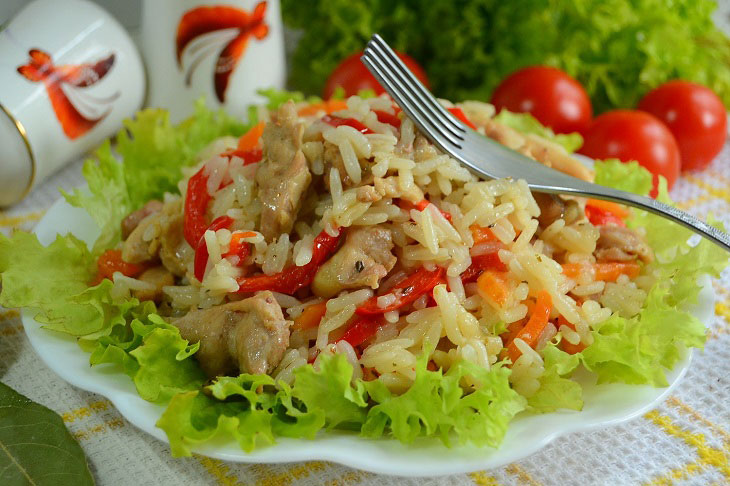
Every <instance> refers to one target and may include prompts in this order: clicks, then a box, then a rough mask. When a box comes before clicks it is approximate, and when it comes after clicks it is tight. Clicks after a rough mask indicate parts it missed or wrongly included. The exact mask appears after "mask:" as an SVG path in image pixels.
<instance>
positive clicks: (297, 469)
mask: <svg viewBox="0 0 730 486" xmlns="http://www.w3.org/2000/svg"><path fill="white" fill-rule="evenodd" d="M328 466H329V464H327V463H325V462H322V461H312V462H305V463H304V464H296V465H294V466H291V467H290V468H289V469H287V470H286V471H284V472H282V473H278V474H276V473H274V472H273V470H272V469H271V468H270V467H269V466H266V465H264V464H257V465H256V466H255V467H252V468H251V469H252V470H257V471H258V472H262V473H263V474H259V476H263V477H260V478H259V479H258V481H256V485H257V486H288V485H290V484H292V483H293V482H294V481H295V480H297V479H302V478H306V477H308V476H309V475H311V474H312V473H314V472H320V471H324V470H325V469H326V468H327V467H328Z"/></svg>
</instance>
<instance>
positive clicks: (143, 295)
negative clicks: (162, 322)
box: [132, 266, 175, 302]
mask: <svg viewBox="0 0 730 486" xmlns="http://www.w3.org/2000/svg"><path fill="white" fill-rule="evenodd" d="M137 279H139V280H141V281H143V282H146V283H149V284H152V285H153V286H154V289H149V290H133V291H132V294H133V295H134V297H136V298H137V299H139V300H153V301H155V302H160V301H161V300H162V296H163V293H162V287H167V286H169V285H175V278H174V277H173V276H172V274H171V273H170V272H169V270H167V269H166V268H165V267H163V266H157V267H152V268H148V269H147V270H145V271H144V272H142V274H141V275H140V276H139V277H137Z"/></svg>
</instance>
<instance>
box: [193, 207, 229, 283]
mask: <svg viewBox="0 0 730 486" xmlns="http://www.w3.org/2000/svg"><path fill="white" fill-rule="evenodd" d="M232 224H233V219H232V218H230V217H228V216H220V217H218V218H215V219H214V220H213V222H212V223H210V226H208V227H207V228H206V231H207V230H211V231H218V230H219V229H223V228H230V227H231V225H232ZM207 265H208V245H206V244H205V231H203V236H201V237H200V239H199V240H198V245H197V246H196V247H195V260H194V262H193V271H194V273H195V278H197V279H198V281H200V282H202V281H203V277H204V276H205V267H206V266H207Z"/></svg>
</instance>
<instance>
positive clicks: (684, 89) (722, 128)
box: [639, 80, 727, 170]
mask: <svg viewBox="0 0 730 486" xmlns="http://www.w3.org/2000/svg"><path fill="white" fill-rule="evenodd" d="M639 109H640V110H643V111H647V112H649V113H651V114H652V115H654V116H656V117H657V118H659V119H660V120H661V121H663V122H664V123H665V124H666V125H667V127H669V130H670V131H671V132H672V134H673V135H674V138H675V139H676V140H677V145H678V146H679V153H680V155H681V157H682V169H684V170H696V169H704V168H705V167H707V166H708V165H709V164H710V162H712V159H714V158H715V156H716V155H717V154H718V153H719V152H720V150H722V147H723V145H725V138H726V136H727V114H726V113H725V106H723V104H722V100H720V98H719V97H718V96H717V95H716V94H715V93H714V92H713V91H712V90H711V89H709V88H706V87H705V86H702V85H701V84H697V83H690V82H689V81H681V80H676V81H669V82H668V83H664V84H662V85H661V86H659V87H658V88H656V89H654V90H652V91H650V92H649V93H648V94H647V95H646V96H644V97H643V98H642V99H641V102H639Z"/></svg>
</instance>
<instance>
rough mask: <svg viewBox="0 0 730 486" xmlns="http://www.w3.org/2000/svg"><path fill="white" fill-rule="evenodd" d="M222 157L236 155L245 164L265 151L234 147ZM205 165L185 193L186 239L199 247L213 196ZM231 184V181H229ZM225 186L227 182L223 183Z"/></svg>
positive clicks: (184, 230)
mask: <svg viewBox="0 0 730 486" xmlns="http://www.w3.org/2000/svg"><path fill="white" fill-rule="evenodd" d="M221 156H222V157H228V160H229V161H230V159H231V157H233V156H236V157H240V158H242V159H243V165H249V164H254V163H256V162H259V161H260V160H261V158H262V157H263V151H262V150H261V149H260V148H252V149H246V150H243V149H234V150H229V151H228V152H223V153H222V154H221ZM204 170H205V166H203V167H201V168H200V170H199V171H198V172H196V173H195V175H193V176H192V177H191V178H190V180H188V190H187V192H186V193H185V212H184V213H183V235H184V236H185V241H187V242H188V244H189V245H190V246H191V247H193V248H197V245H198V242H199V241H200V238H202V236H203V234H204V233H205V230H206V229H208V223H207V222H206V220H205V213H206V211H207V209H208V203H210V200H211V199H212V196H211V195H210V194H208V187H207V186H208V176H207V175H205V174H204ZM228 184H230V181H229V182H228ZM223 185H224V186H225V185H227V184H223Z"/></svg>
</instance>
